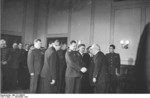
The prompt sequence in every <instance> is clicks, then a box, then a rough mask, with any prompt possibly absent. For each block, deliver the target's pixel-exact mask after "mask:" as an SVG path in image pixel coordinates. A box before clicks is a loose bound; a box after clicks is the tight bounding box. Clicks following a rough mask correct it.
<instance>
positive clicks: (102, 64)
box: [93, 52, 107, 84]
mask: <svg viewBox="0 0 150 98" xmlns="http://www.w3.org/2000/svg"><path fill="white" fill-rule="evenodd" d="M93 64H94V70H93V78H96V79H97V82H96V84H101V83H105V81H106V76H107V65H106V58H105V55H104V54H103V53H102V52H98V53H97V54H96V55H94V57H93Z"/></svg>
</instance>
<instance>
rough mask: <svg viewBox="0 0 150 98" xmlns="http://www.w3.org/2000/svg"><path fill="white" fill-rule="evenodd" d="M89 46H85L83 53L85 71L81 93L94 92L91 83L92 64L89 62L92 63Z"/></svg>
mask: <svg viewBox="0 0 150 98" xmlns="http://www.w3.org/2000/svg"><path fill="white" fill-rule="evenodd" d="M90 47H91V46H89V47H87V49H86V53H84V55H83V61H84V63H85V65H86V68H87V72H86V73H84V76H83V78H82V84H83V85H82V91H83V93H94V87H93V83H92V79H91V78H92V73H93V72H92V71H93V68H94V66H93V65H92V64H91V63H92V58H93V56H92V54H91V53H90Z"/></svg>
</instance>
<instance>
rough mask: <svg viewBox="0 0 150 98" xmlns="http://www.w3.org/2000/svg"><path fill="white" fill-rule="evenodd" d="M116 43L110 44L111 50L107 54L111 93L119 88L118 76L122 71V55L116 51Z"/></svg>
mask: <svg viewBox="0 0 150 98" xmlns="http://www.w3.org/2000/svg"><path fill="white" fill-rule="evenodd" d="M114 49H115V45H110V46H109V52H110V53H107V54H106V60H107V65H108V74H109V83H108V89H109V92H110V93H115V92H116V89H117V76H118V75H119V73H120V55H119V54H118V53H115V52H114Z"/></svg>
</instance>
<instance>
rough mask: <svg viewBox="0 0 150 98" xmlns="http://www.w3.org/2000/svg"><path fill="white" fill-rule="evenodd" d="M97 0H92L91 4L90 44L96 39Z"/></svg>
mask: <svg viewBox="0 0 150 98" xmlns="http://www.w3.org/2000/svg"><path fill="white" fill-rule="evenodd" d="M95 2H96V1H95V0H92V6H91V20H90V36H89V40H90V41H89V44H93V41H94V24H95V23H94V22H95V6H96V5H95Z"/></svg>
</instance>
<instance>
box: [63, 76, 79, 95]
mask: <svg viewBox="0 0 150 98" xmlns="http://www.w3.org/2000/svg"><path fill="white" fill-rule="evenodd" d="M65 93H81V78H80V77H66V88H65Z"/></svg>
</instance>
